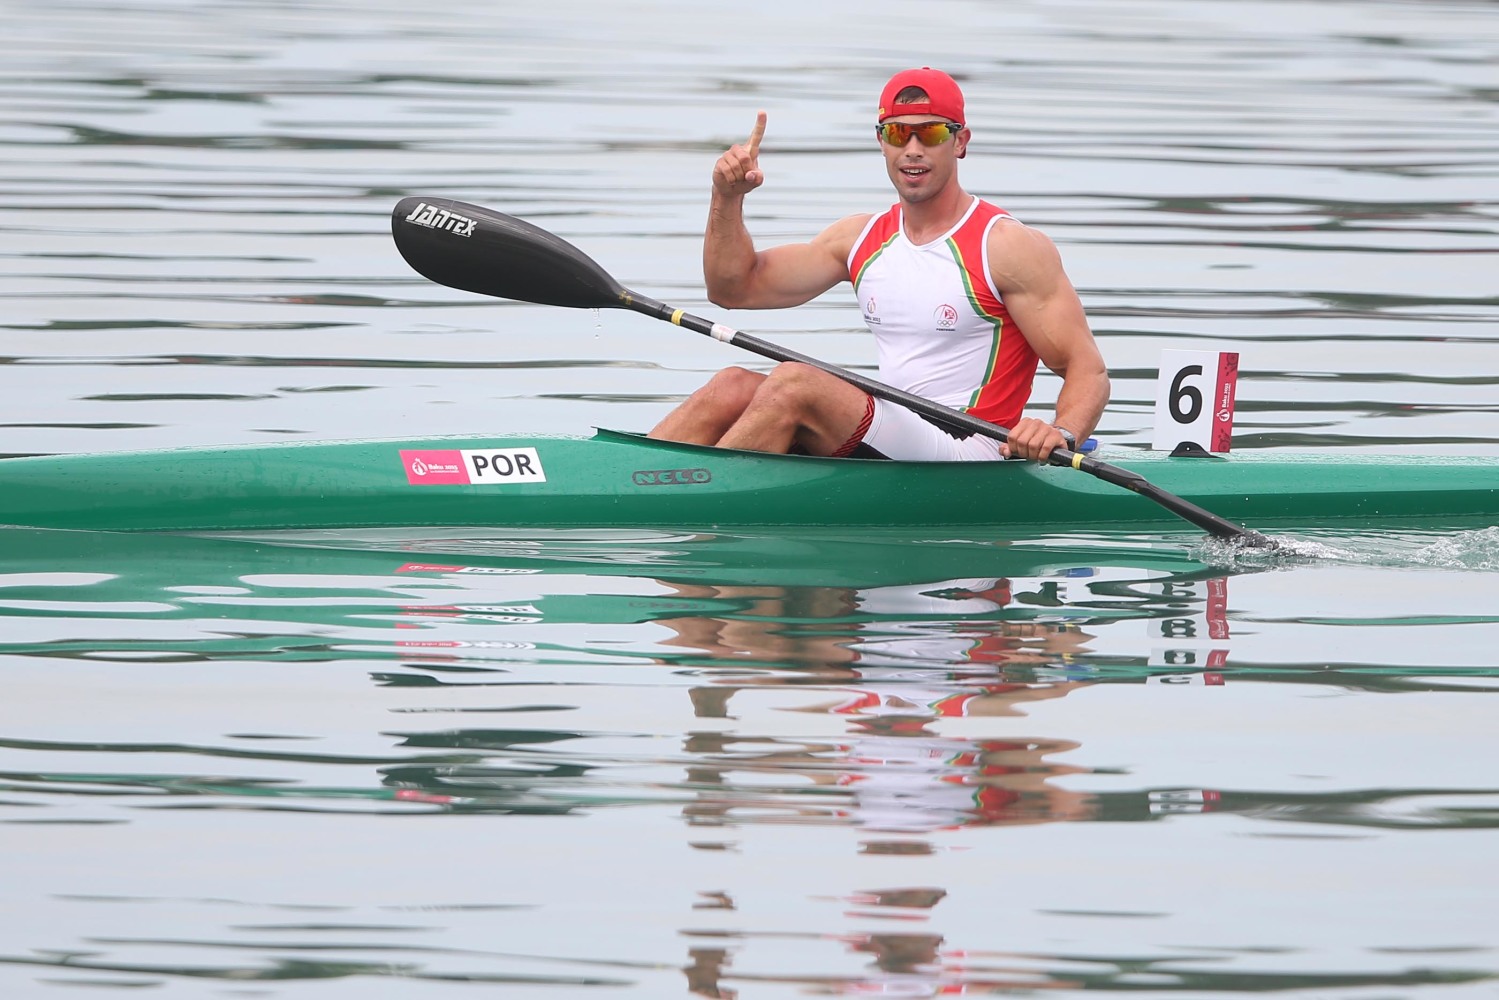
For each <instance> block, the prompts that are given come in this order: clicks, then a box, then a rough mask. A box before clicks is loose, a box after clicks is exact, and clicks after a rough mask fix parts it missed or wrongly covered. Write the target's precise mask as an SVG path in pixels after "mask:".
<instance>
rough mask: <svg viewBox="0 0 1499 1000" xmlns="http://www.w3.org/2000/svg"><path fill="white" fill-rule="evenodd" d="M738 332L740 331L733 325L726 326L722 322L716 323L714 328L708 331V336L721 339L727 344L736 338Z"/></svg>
mask: <svg viewBox="0 0 1499 1000" xmlns="http://www.w3.org/2000/svg"><path fill="white" fill-rule="evenodd" d="M737 332H738V331H737V330H735V329H734V328H733V327H731V326H724V325H723V324H722V323H714V324H713V328H712V329H711V330H709V331H708V336H710V337H712V338H713V339H714V340H721V341H723V342H724V343H725V344H727V343H728V342H729V341H731V340H733V339H734V334H736V333H737Z"/></svg>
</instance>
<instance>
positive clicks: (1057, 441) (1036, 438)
mask: <svg viewBox="0 0 1499 1000" xmlns="http://www.w3.org/2000/svg"><path fill="white" fill-rule="evenodd" d="M1066 447H1067V439H1066V438H1064V437H1063V436H1062V432H1061V431H1060V430H1058V429H1057V428H1056V427H1054V426H1052V425H1051V424H1048V423H1047V422H1046V421H1044V420H1038V419H1037V418H1035V417H1022V418H1021V419H1020V420H1019V421H1017V422H1016V424H1015V426H1014V427H1012V428H1010V439H1009V441H1007V442H1005V443H1004V444H1002V445H1000V446H999V452H1000V454H1001V455H1003V456H1004V457H1005V458H1024V459H1027V460H1029V461H1032V462H1045V461H1046V460H1047V459H1049V458H1050V457H1051V453H1052V450H1053V449H1055V448H1066Z"/></svg>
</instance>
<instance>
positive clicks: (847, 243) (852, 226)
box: [812, 212, 874, 260]
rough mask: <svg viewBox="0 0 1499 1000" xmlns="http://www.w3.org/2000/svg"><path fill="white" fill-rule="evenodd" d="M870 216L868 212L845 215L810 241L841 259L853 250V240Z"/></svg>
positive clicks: (867, 223) (871, 215) (856, 237)
mask: <svg viewBox="0 0 1499 1000" xmlns="http://www.w3.org/2000/svg"><path fill="white" fill-rule="evenodd" d="M872 218H874V215H873V214H872V213H870V212H865V213H863V214H861V215H846V216H844V217H843V218H841V219H839V220H838V221H837V222H835V223H833V224H832V225H830V226H828V228H826V229H824V230H823V231H822V232H820V233H818V234H817V238H816V239H814V240H813V241H812V242H813V244H814V245H817V246H821V247H824V248H826V249H827V251H828V252H829V253H831V254H832V255H833V256H835V257H837V258H838V259H840V260H842V259H844V258H846V257H848V255H849V254H850V253H852V252H853V249H854V240H857V239H858V238H859V234H860V233H862V232H863V231H864V227H865V226H867V225H869V220H870V219H872Z"/></svg>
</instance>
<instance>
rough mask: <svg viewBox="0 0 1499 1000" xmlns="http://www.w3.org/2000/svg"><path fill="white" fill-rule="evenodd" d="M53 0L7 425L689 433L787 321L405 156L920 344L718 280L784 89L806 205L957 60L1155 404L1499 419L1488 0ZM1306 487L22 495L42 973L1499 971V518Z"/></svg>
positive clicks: (110, 444)
mask: <svg viewBox="0 0 1499 1000" xmlns="http://www.w3.org/2000/svg"><path fill="white" fill-rule="evenodd" d="M4 13H5V19H6V25H7V28H8V29H9V31H8V33H9V36H10V44H9V46H8V55H7V57H6V60H5V62H4V63H3V65H0V192H3V197H0V225H3V227H4V231H5V233H6V235H7V238H6V239H5V240H4V242H3V244H0V258H3V262H4V263H3V266H0V301H3V304H4V308H3V310H0V387H3V391H0V454H5V455H21V454H44V453H58V452H98V451H111V450H123V449H132V448H140V447H161V446H174V445H190V444H219V443H225V442H260V441H274V440H294V439H312V438H330V437H351V436H412V435H420V434H427V433H457V432H465V431H493V432H496V433H518V432H532V431H534V432H549V433H555V432H585V431H586V430H587V429H588V428H590V427H592V426H596V425H603V426H609V427H617V428H621V429H641V428H644V427H647V426H649V425H650V424H651V423H652V422H654V420H655V419H657V418H658V417H659V416H660V415H661V414H662V413H664V412H665V410H666V409H667V408H668V407H669V406H670V405H671V404H672V403H674V402H675V401H677V400H678V399H680V398H681V397H682V396H683V395H685V394H686V393H687V392H689V391H690V390H691V389H692V388H694V387H695V386H696V385H697V384H699V383H700V382H701V381H702V380H703V379H704V378H705V377H706V375H707V374H708V373H709V372H711V371H712V370H714V369H716V368H718V367H720V366H722V365H724V364H727V363H742V364H755V363H757V359H755V358H753V357H749V356H743V355H738V354H735V353H734V352H732V351H731V350H730V349H728V348H725V347H723V346H722V345H718V344H716V343H713V342H711V341H708V340H706V339H704V338H699V337H695V336H692V335H690V334H687V333H684V332H681V331H678V330H675V329H674V328H670V327H667V326H665V325H664V324H653V323H651V322H650V321H649V320H646V319H645V318H643V317H639V316H633V315H630V314H623V313H620V314H611V315H595V314H593V313H590V312H572V311H566V310H559V309H548V308H543V307H535V306H529V305H522V304H517V303H510V302H500V301H491V300H485V299H481V298H479V297H476V296H469V295H464V294H462V293H457V292H453V291H450V290H448V289H444V288H440V287H437V286H434V285H432V284H430V283H428V282H426V281H424V280H422V279H421V278H419V277H417V276H416V275H414V274H413V273H412V272H411V271H410V270H409V269H408V268H406V266H405V265H404V263H403V262H402V261H401V260H400V258H399V256H398V255H397V254H396V253H395V251H394V249H393V247H392V245H391V242H390V239H389V228H388V225H389V224H388V215H389V211H390V208H391V206H392V205H393V204H394V203H395V202H396V201H397V200H398V199H399V198H401V197H403V196H405V195H408V194H433V195H446V196H452V197H457V198H461V199H464V200H467V201H473V202H478V203H481V204H485V205H489V206H492V207H494V208H496V209H499V210H502V211H508V212H512V213H515V214H518V215H521V216H524V217H526V218H529V219H532V220H533V221H535V222H537V223H539V224H541V225H543V226H545V227H547V228H549V229H552V230H553V231H555V232H557V233H559V234H561V235H563V236H564V237H566V238H568V239H569V240H572V241H573V242H575V243H577V244H578V245H580V246H582V247H583V248H584V249H586V250H587V251H588V252H589V253H590V254H592V255H593V256H595V257H596V258H597V259H598V260H599V261H600V262H601V263H603V264H604V266H605V267H606V268H607V269H609V270H610V271H611V272H613V273H614V274H616V276H618V277H619V278H620V280H622V281H623V282H624V283H626V284H627V285H630V286H632V287H635V288H638V289H639V290H641V291H642V292H645V293H647V294H651V295H653V296H656V297H658V298H661V299H663V300H666V301H668V302H671V303H673V304H676V305H680V306H683V307H685V308H688V309H690V310H692V311H694V312H698V313H701V314H704V315H708V316H713V317H715V318H721V319H723V320H724V321H725V322H729V323H731V324H733V325H736V326H740V327H743V328H745V329H747V330H750V331H753V332H754V333H756V334H757V335H763V336H766V337H768V338H771V339H777V340H780V341H782V342H784V343H786V344H787V345H788V346H792V347H794V348H795V349H798V350H801V351H804V352H806V353H811V354H815V355H817V356H820V357H824V358H827V359H828V360H830V361H833V362H835V363H839V364H844V365H848V366H850V367H856V368H861V369H865V370H868V369H869V368H870V366H871V365H872V351H871V349H870V344H869V342H868V338H867V334H865V332H864V331H863V328H862V325H861V324H860V323H859V319H858V314H857V312H856V310H855V308H854V307H853V300H852V295H851V294H850V292H849V289H848V288H847V286H844V287H843V288H841V289H837V290H835V291H833V292H830V293H829V294H827V295H826V296H824V297H822V298H821V299H819V300H818V301H816V302H814V303H812V304H810V305H808V306H806V307H804V308H800V309H796V310H787V311H778V312H768V313H737V314H735V313H728V312H726V311H723V310H717V309H716V308H715V307H713V306H711V305H710V304H708V303H707V302H706V301H705V300H704V298H703V293H702V288H701V277H700V269H699V263H698V254H699V237H700V232H701V226H702V217H703V211H704V207H705V205H706V200H707V188H708V175H709V171H710V169H711V165H712V162H713V159H714V158H715V157H716V155H717V153H718V151H719V150H720V149H721V148H722V147H723V146H724V145H726V144H727V143H729V142H732V141H736V140H737V139H739V138H742V136H743V134H744V133H745V132H746V131H747V129H748V127H749V125H750V124H751V122H752V120H753V116H754V113H755V111H756V110H757V109H760V108H764V109H765V110H767V112H768V113H769V117H770V125H769V131H768V133H767V137H766V141H765V148H764V152H763V156H762V163H763V166H764V168H765V170H766V172H767V175H768V181H767V184H766V186H765V187H764V188H763V189H762V190H760V191H758V192H756V194H755V195H754V198H753V200H752V202H751V206H750V210H751V226H752V229H753V231H754V232H755V233H756V235H757V236H758V237H760V238H761V239H763V240H764V241H766V242H770V241H775V240H781V239H791V238H805V237H807V236H810V235H811V234H812V233H814V232H816V231H817V230H818V229H820V228H821V227H822V226H823V225H825V224H826V223H827V222H829V221H831V220H832V219H834V218H836V217H838V216H840V215H843V214H847V213H851V212H857V211H869V210H872V209H876V208H880V207H883V206H884V205H885V204H887V203H888V201H889V200H890V194H889V188H888V182H887V181H886V179H885V176H884V172H883V169H882V164H881V161H880V159H879V158H878V156H877V155H876V153H875V152H874V150H873V149H872V139H871V137H869V136H868V134H867V128H868V120H869V110H870V105H871V103H872V100H873V96H874V95H875V94H876V93H877V91H878V87H879V85H880V84H881V83H882V82H883V80H884V79H885V78H886V77H887V76H888V74H889V73H890V72H891V71H892V70H894V69H896V68H901V67H903V66H906V65H911V64H924V63H930V64H934V65H940V66H943V67H945V68H948V69H949V70H951V71H952V72H954V73H955V74H957V75H959V76H960V77H961V78H962V79H963V81H964V84H965V87H966V89H967V93H968V100H969V106H970V116H971V118H972V122H973V125H974V130H975V140H974V146H973V155H972V156H970V157H969V158H968V159H967V160H966V161H965V163H964V166H963V176H964V180H965V184H966V185H967V186H968V187H969V188H970V189H971V190H973V191H975V192H977V193H981V194H983V195H985V196H986V197H989V198H991V199H993V200H995V201H997V202H999V203H1000V204H1002V205H1004V206H1006V207H1007V208H1009V209H1010V210H1011V211H1013V212H1015V213H1016V214H1017V215H1019V216H1020V217H1022V218H1023V219H1025V220H1026V221H1028V222H1030V223H1032V224H1034V225H1036V226H1038V227H1040V228H1042V229H1044V230H1045V231H1046V232H1048V233H1049V234H1050V235H1051V236H1052V237H1053V238H1054V239H1055V240H1056V241H1057V243H1058V244H1059V246H1060V247H1061V249H1062V252H1063V255H1064V257H1065V259H1066V261H1067V265H1068V269H1069V272H1070V274H1071V275H1072V278H1073V280H1074V283H1075V284H1076V285H1077V286H1078V288H1079V290H1080V292H1081V294H1082V296H1083V299H1084V302H1085V304H1086V305H1087V307H1088V311H1089V315H1090V317H1091V319H1092V322H1093V326H1094V329H1095V331H1096V332H1097V333H1098V336H1099V338H1100V341H1101V343H1102V345H1103V349H1104V352H1105V355H1106V357H1107V359H1108V361H1109V363H1110V366H1111V369H1112V371H1113V374H1114V379H1115V381H1114V385H1115V399H1114V403H1113V405H1112V406H1111V407H1110V410H1109V412H1108V414H1107V415H1106V416H1105V419H1104V423H1103V425H1102V426H1101V427H1100V430H1099V437H1100V438H1101V439H1102V440H1103V441H1104V443H1105V446H1106V447H1108V448H1119V449H1126V448H1130V447H1141V446H1147V445H1148V444H1149V440H1150V437H1151V431H1152V421H1153V415H1152V414H1153V405H1154V399H1155V394H1156V389H1155V374H1156V369H1157V366H1158V364H1159V360H1160V352H1161V351H1162V350H1163V349H1166V348H1200V349H1208V350H1218V349H1228V350H1236V351H1238V352H1240V355H1241V361H1242V371H1241V377H1240V382H1239V411H1238V419H1237V434H1236V437H1235V444H1234V446H1235V448H1236V449H1256V448H1285V447H1289V448H1302V449H1320V450H1327V451H1329V452H1339V451H1349V450H1370V451H1396V452H1407V453H1412V454H1415V453H1423V452H1433V451H1435V452H1457V453H1462V452H1467V453H1478V454H1484V455H1495V454H1499V406H1496V404H1495V399H1496V393H1495V386H1496V382H1499V364H1496V356H1499V355H1496V342H1499V291H1496V289H1499V282H1496V281H1495V277H1494V276H1495V274H1496V273H1499V198H1496V197H1495V191H1496V190H1499V103H1496V95H1499V89H1496V80H1499V77H1496V75H1495V70H1494V66H1495V65H1496V64H1499V6H1496V5H1495V4H1494V3H1491V2H1477V0H1474V2H1438V0H1428V2H1377V0H1345V2H1331V0H1321V2H1294V3H1293V2H1276V0H1245V2H1232V0H1192V2H1187V0H1157V2H1144V3H1130V4H1123V3H1113V2H1104V0H1092V2H1087V0H1055V2H1041V0H1030V2H1023V0H1016V2H1009V3H1005V4H1002V5H1001V4H993V3H981V2H961V0H932V2H929V3H926V4H923V5H920V7H919V11H918V9H917V8H913V7H912V6H911V5H909V4H892V3H886V2H884V0H876V2H872V3H871V2H866V3H861V4H854V3H849V2H843V0H837V2H833V3H828V4H823V5H819V6H817V7H815V9H813V8H811V7H809V6H808V5H806V4H791V3H784V2H769V3H764V4H760V5H756V7H755V9H754V10H753V11H752V12H751V11H748V10H745V11H738V10H735V11H730V10H729V9H728V8H723V7H720V6H716V5H705V4H694V3H688V2H685V0H678V2H656V3H645V4H637V5H614V4H605V3H600V2H596V0H564V2H563V3H560V4H554V5H552V6H550V7H544V8H536V7H527V8H525V9H524V10H514V9H512V5H508V4H495V5H472V4H457V3H450V2H447V0H437V2H434V3H428V4H423V5H419V6H416V7H413V6H411V5H408V4H397V3H393V2H387V0H369V2H359V3H355V2H352V0H328V2H324V3H320V4H316V5H314V4H300V3H273V2H270V0H260V2H258V3H257V2H241V3H234V2H227V0H222V2H221V0H207V2H204V0H194V2H191V3H189V2H186V0H182V2H175V3H174V2H159V0H155V2H145V0H142V2H124V3H120V2H114V3H109V4H104V3H99V2H69V0H62V2H59V0H46V2H43V0H8V2H7V3H6V4H5V5H4ZM914 16H919V17H920V18H921V19H922V20H921V23H912V19H913V17H914ZM1056 389H1057V381H1056V380H1055V379H1054V378H1050V377H1048V378H1046V379H1043V380H1042V381H1041V382H1040V383H1039V387H1038V392H1037V396H1038V401H1039V402H1041V403H1042V404H1045V403H1047V402H1049V401H1050V400H1051V399H1052V398H1054V395H1055V392H1056ZM1072 527H1073V528H1075V527H1076V526H1072ZM1302 541H1303V543H1304V544H1303V546H1302V548H1303V550H1304V551H1306V552H1308V553H1309V554H1307V555H1303V556H1298V557H1296V558H1274V559H1272V558H1268V557H1261V558H1257V559H1248V558H1245V557H1242V556H1238V557H1236V556H1234V555H1233V554H1231V553H1226V552H1222V551H1218V550H1215V549H1214V548H1212V547H1210V546H1207V545H1204V544H1203V543H1202V542H1201V540H1200V539H1199V538H1198V537H1197V536H1196V535H1194V534H1192V533H1191V532H1188V531H1183V532H1181V533H1174V534H1163V535H1149V536H1145V535H1141V536H1118V535H1112V536H1106V535H1093V534H1089V533H1086V532H1080V531H1077V530H1069V526H1059V528H1058V531H1057V533H1056V534H1054V535H1047V536H1039V537H1022V538H967V537H961V536H955V537H947V538H916V539H912V538H897V537H888V538H887V537H860V538H824V537H817V536H815V535H812V534H808V535H806V536H799V535H797V534H794V533H793V534H791V535H790V536H787V535H785V534H778V535H775V536H770V535H763V534H743V535H720V536H704V535H684V534H681V533H679V532H674V531H671V530H669V529H663V530H661V531H652V532H645V531H631V532H608V531H603V532H586V533H585V532H565V531H562V532H534V531H533V532H529V533H521V534H517V533H504V532H496V531H478V530H474V531H460V532H454V531H441V532H439V531H429V532H403V533H396V532H384V533H380V532H358V533H354V532H346V533H282V534H277V535H273V536H260V537H227V536H221V537H187V536H168V537H164V538H163V537H156V538H153V537H135V536H111V535H104V534H94V533H74V532H46V531H34V530H27V529H18V528H0V676H3V677H4V679H5V682H6V685H7V692H6V698H5V699H4V706H5V707H4V708H3V709H0V849H3V856H4V857H5V858H6V859H7V860H6V863H5V866H4V879H3V886H4V888H3V891H0V995H3V996H5V997H33V996H37V997H46V996H61V995H74V994H76V993H77V992H78V991H77V989H76V987H79V986H89V987H93V988H94V989H93V992H95V993H100V992H103V993H104V994H106V995H107V994H109V993H111V992H130V991H136V992H138V991H139V990H140V989H142V988H149V991H150V992H151V993H152V995H155V996H180V997H197V996H268V997H270V996H274V997H316V998H320V1000H322V998H332V997H342V996H348V997H354V996H358V997H361V998H367V997H372V996H375V997H401V998H409V997H428V996H431V997H439V996H440V997H450V996H451V997H457V996H492V995H503V996H518V997H519V996H537V997H555V996H564V995H567V996H572V995H611V996H641V997H659V996H703V997H725V998H728V997H736V996H737V997H744V998H749V997H792V996H808V995H813V996H819V995H820V996H826V995H860V996H862V995H883V996H937V995H950V994H959V993H966V994H971V995H994V994H1002V993H1003V994H1008V993H1019V992H1027V991H1032V990H1043V989H1044V990H1051V991H1059V992H1079V991H1083V990H1093V991H1106V992H1107V991H1117V992H1130V993H1145V994H1163V995H1164V994H1168V993H1170V994H1186V995H1190V996H1213V995H1220V994H1221V995H1227V994H1239V993H1244V992H1259V991H1274V992H1296V993H1298V994H1301V995H1306V996H1317V997H1323V996H1338V997H1348V998H1368V1000H1375V998H1379V1000H1384V998H1389V997H1397V996H1415V995H1421V996H1432V997H1436V996H1443V997H1454V998H1456V997H1462V998H1467V997H1493V996H1495V995H1496V994H1499V951H1496V949H1499V933H1496V931H1495V927H1499V904H1496V903H1495V899H1496V898H1499V896H1496V894H1499V874H1496V869H1495V866H1494V864H1493V857H1494V853H1495V850H1496V847H1499V840H1496V833H1495V828H1496V827H1499V776H1496V774H1495V771H1494V767H1493V762H1494V761H1495V759H1496V758H1499V738H1496V736H1495V730H1494V728H1493V725H1492V715H1493V713H1492V708H1491V706H1492V704H1493V703H1491V702H1489V701H1488V700H1487V697H1488V696H1489V695H1492V694H1493V693H1495V691H1496V690H1499V652H1496V650H1499V527H1485V526H1476V527H1474V528H1472V529H1471V530H1464V531H1429V532H1418V531H1405V532H1379V533H1366V534H1363V535H1358V536H1350V535H1333V534H1324V535H1321V536H1305V537H1303V538H1302ZM69 987H74V989H69Z"/></svg>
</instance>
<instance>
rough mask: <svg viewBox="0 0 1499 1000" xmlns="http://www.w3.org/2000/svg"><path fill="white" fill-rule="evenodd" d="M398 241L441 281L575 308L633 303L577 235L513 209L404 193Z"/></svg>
mask: <svg viewBox="0 0 1499 1000" xmlns="http://www.w3.org/2000/svg"><path fill="white" fill-rule="evenodd" d="M390 230H391V235H393V236H394V237H395V241H396V247H397V249H399V250H400V251H401V256H402V257H405V258H406V263H408V264H410V265H411V266H412V267H413V268H414V269H415V270H416V272H417V273H418V274H420V275H422V276H423V277H425V278H429V279H431V280H432V281H435V282H437V283H438V284H439V285H447V286H448V287H449V288H459V289H462V290H463V291H465V292H477V293H478V294H480V295H493V296H496V297H498V298H502V299H516V300H518V301H521V302H535V303H538V304H540V305H547V306H567V307H570V308H574V309H623V308H627V306H626V301H625V300H626V299H627V298H628V295H629V293H628V292H627V291H626V290H625V288H624V287H623V286H622V285H620V283H619V282H617V281H615V280H614V279H613V278H612V277H610V276H609V274H608V272H606V271H605V270H604V269H603V268H602V267H600V266H599V265H598V264H597V263H595V262H594V260H593V258H592V257H589V256H588V255H587V254H585V253H584V252H583V251H581V250H579V249H578V248H577V247H575V246H573V245H572V244H571V243H569V242H567V241H566V240H564V239H562V238H561V237H560V236H554V235H552V234H551V233H549V232H547V231H546V230H545V229H541V228H538V227H536V226H533V225H531V224H530V223H529V222H525V221H523V220H521V219H517V218H515V217H514V216H512V215H505V214H504V213H502V212H495V211H492V210H490V209H487V208H482V207H480V206H479V205H470V204H467V203H466V202H461V201H454V200H453V199H451V198H403V199H401V201H400V203H399V204H397V205H396V207H395V209H394V210H393V211H392V212H391V215H390Z"/></svg>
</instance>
